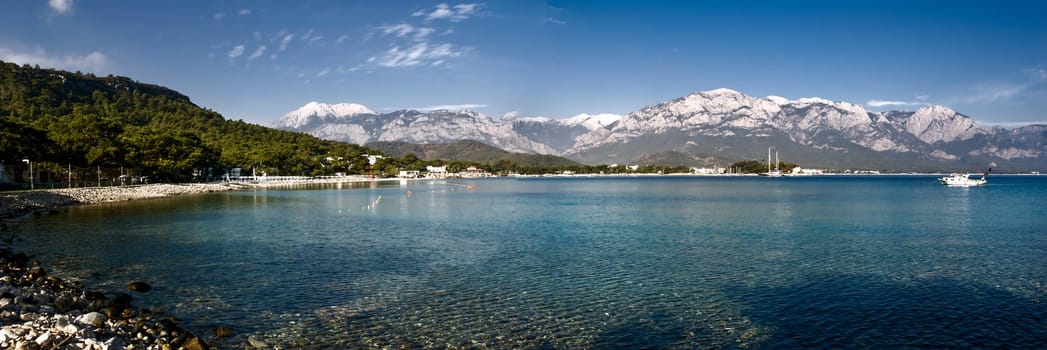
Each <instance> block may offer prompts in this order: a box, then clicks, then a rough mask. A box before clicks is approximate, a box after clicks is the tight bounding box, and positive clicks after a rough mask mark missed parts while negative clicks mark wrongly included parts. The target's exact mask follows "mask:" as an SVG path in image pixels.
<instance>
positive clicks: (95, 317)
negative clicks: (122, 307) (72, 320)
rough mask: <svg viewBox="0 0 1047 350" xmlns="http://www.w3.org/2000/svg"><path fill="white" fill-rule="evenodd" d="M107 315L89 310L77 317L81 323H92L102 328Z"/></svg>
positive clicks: (77, 320)
mask: <svg viewBox="0 0 1047 350" xmlns="http://www.w3.org/2000/svg"><path fill="white" fill-rule="evenodd" d="M105 320H106V317H105V315H103V314H100V313H98V312H89V313H86V314H83V315H81V316H80V317H77V318H76V322H77V323H79V324H81V325H85V326H87V325H90V326H92V327H95V328H101V327H102V325H103V324H105Z"/></svg>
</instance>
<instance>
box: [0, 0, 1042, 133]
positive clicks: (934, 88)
mask: <svg viewBox="0 0 1047 350" xmlns="http://www.w3.org/2000/svg"><path fill="white" fill-rule="evenodd" d="M3 8H4V11H2V12H0V60H2V61H6V62H14V63H19V64H30V65H39V66H41V67H47V68H59V69H65V70H71V71H81V72H84V73H94V74H96V75H109V74H112V75H120V76H127V77H131V78H133V79H135V80H138V81H141V82H146V83H153V84H158V85H163V86H166V87H169V88H172V89H174V90H177V91H179V92H181V93H183V94H185V95H188V96H189V97H190V98H191V99H192V101H193V102H194V103H196V104H197V105H200V106H202V107H205V108H208V109H211V110H214V111H217V112H219V113H221V114H222V115H223V116H224V117H226V118H227V119H233V120H237V119H241V120H244V121H247V122H251V123H256V124H262V125H269V124H270V123H272V122H274V121H276V120H277V119H279V118H280V117H281V116H282V115H284V114H286V113H287V112H290V111H292V110H295V109H297V108H298V107H301V106H302V105H304V104H306V103H308V102H310V101H319V102H324V103H357V104H362V105H365V106H367V107H369V108H370V109H372V110H375V111H378V112H387V111H394V110H399V109H420V110H425V109H438V108H446V109H471V110H474V111H477V112H480V113H483V114H485V115H487V116H489V117H491V118H493V119H497V118H501V117H502V116H504V115H507V114H512V115H518V116H545V117H549V118H554V119H562V118H568V117H572V116H575V115H578V114H581V113H588V114H597V113H614V114H625V113H628V112H632V111H636V110H639V109H641V108H643V107H644V106H648V105H653V104H657V103H660V102H664V101H668V100H672V99H674V98H678V97H681V96H685V95H687V94H690V93H692V92H695V91H706V90H712V89H717V88H729V89H733V90H737V91H739V92H742V93H745V94H747V95H750V96H756V97H763V96H768V95H775V96H782V97H785V98H789V99H798V98H803V97H821V98H826V99H829V100H835V101H847V102H851V103H857V104H861V105H864V106H865V107H866V108H867V109H869V110H873V111H882V110H915V109H917V108H920V107H921V106H924V105H943V106H947V107H949V108H952V109H954V110H956V111H958V112H960V113H963V114H965V115H968V116H970V117H972V118H973V119H974V120H975V121H977V122H978V123H980V124H982V125H986V126H988V125H1000V126H1004V127H1014V126H1020V125H1027V124H1033V123H1040V124H1047V1H1038V0H1037V1H1009V0H1001V1H964V0H958V1H920V0H911V1H889V0H882V1H858V0H855V1H828V0H825V1H805V0H797V1H745V0H738V1H718V0H708V1H662V0H651V1H614V0H608V1H526V0H506V1H475V2H474V1H471V0H470V1H466V2H455V1H449V2H445V1H413V0H412V1H397V0H390V1H377V0H375V1H371V0H361V1H354V0H344V1H308V0H305V1H234V0H224V1H221V0H220V1H115V0H94V1H86V0H84V1H78V0H35V1H30V0H26V1H17V0H5V1H4V5H3Z"/></svg>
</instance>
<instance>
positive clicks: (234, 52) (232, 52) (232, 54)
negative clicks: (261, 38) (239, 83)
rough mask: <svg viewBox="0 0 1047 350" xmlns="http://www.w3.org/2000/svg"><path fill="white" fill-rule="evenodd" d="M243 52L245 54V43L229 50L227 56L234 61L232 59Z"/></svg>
mask: <svg viewBox="0 0 1047 350" xmlns="http://www.w3.org/2000/svg"><path fill="white" fill-rule="evenodd" d="M243 54H244V45H242V44H241V45H236V46H234V47H233V48H232V49H231V50H229V53H228V54H226V56H229V60H230V61H232V60H234V59H236V58H237V57H240V56H241V55H243Z"/></svg>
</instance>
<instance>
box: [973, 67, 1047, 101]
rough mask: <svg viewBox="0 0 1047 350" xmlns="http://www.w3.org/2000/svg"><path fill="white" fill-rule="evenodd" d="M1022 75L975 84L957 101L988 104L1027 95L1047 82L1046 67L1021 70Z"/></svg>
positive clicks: (1041, 87)
mask: <svg viewBox="0 0 1047 350" xmlns="http://www.w3.org/2000/svg"><path fill="white" fill-rule="evenodd" d="M1022 73H1023V75H1024V77H1022V78H1021V79H1014V80H1011V81H1004V82H991V83H983V84H980V85H976V86H975V87H974V91H972V92H971V93H970V94H969V95H967V96H963V97H961V98H959V99H958V102H959V103H966V104H989V103H995V102H1000V101H1010V100H1014V99H1018V98H1022V97H1023V96H1026V95H1028V94H1029V93H1030V92H1031V91H1033V90H1040V89H1043V88H1044V84H1045V83H1047V68H1044V66H1034V67H1031V68H1026V69H1023V70H1022Z"/></svg>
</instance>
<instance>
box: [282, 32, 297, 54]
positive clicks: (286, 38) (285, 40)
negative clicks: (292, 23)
mask: <svg viewBox="0 0 1047 350" xmlns="http://www.w3.org/2000/svg"><path fill="white" fill-rule="evenodd" d="M291 40H294V34H287V35H285V36H284V38H283V39H281V40H280V51H284V50H287V44H290V43H291Z"/></svg>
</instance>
